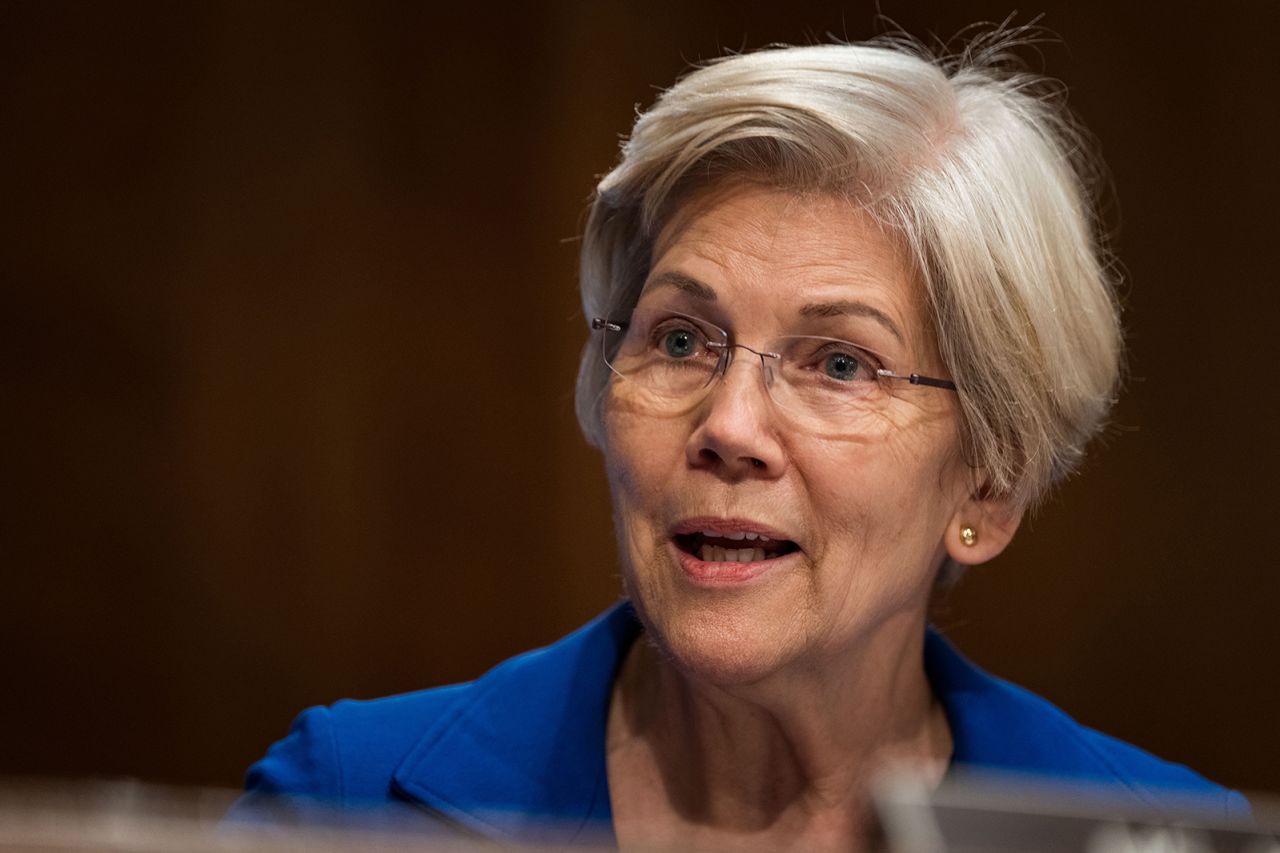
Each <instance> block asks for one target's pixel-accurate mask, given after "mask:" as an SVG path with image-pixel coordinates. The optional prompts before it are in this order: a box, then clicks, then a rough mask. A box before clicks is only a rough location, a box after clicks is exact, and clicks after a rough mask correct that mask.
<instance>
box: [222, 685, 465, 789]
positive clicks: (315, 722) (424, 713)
mask: <svg viewBox="0 0 1280 853" xmlns="http://www.w3.org/2000/svg"><path fill="white" fill-rule="evenodd" d="M474 688H475V682H468V683H466V684H457V685H451V686H448V687H437V688H432V689H429V690H420V691H417V692H414V693H406V694H402V695H399V696H390V697H385V698H381V699H374V700H355V699H343V700H341V701H339V702H336V703H334V704H332V705H329V706H323V705H317V706H315V707H312V708H308V709H306V710H305V711H303V712H302V713H300V714H299V715H298V716H297V717H296V718H294V721H293V724H292V725H291V726H290V727H289V731H288V734H287V735H286V736H285V737H284V738H282V739H281V740H278V741H276V742H275V743H274V744H272V745H271V747H270V749H268V750H267V754H266V755H265V756H263V758H261V759H260V760H259V761H258V762H256V763H255V764H254V765H253V766H252V767H250V768H249V771H248V773H247V774H246V776H245V789H246V791H248V792H250V793H257V794H262V795H269V796H289V797H310V798H314V799H316V800H322V801H325V802H330V803H335V804H341V805H353V804H356V803H360V802H374V801H379V800H385V799H387V798H388V796H389V794H390V790H389V785H390V780H391V774H392V771H393V770H394V769H395V767H396V766H397V765H398V764H399V763H400V761H401V760H403V758H404V756H405V755H406V754H407V753H408V752H409V751H410V750H411V749H412V748H413V746H414V744H416V743H417V742H418V741H419V740H420V739H421V738H422V736H423V734H424V733H425V732H427V731H429V730H430V729H431V728H432V727H433V726H434V725H436V724H438V723H439V721H441V720H442V719H447V718H448V717H449V715H450V711H451V709H453V708H455V707H457V706H458V705H459V704H460V703H462V702H464V701H465V699H466V696H467V694H468V693H469V692H470V691H472V690H474Z"/></svg>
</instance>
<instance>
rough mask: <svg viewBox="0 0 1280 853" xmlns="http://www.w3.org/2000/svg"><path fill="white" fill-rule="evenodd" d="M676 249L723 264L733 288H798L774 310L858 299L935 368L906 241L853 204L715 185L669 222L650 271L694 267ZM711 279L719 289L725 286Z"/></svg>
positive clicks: (691, 199)
mask: <svg viewBox="0 0 1280 853" xmlns="http://www.w3.org/2000/svg"><path fill="white" fill-rule="evenodd" d="M836 222H845V223H848V224H849V226H850V229H849V232H848V239H832V235H831V231H832V227H833V223H836ZM673 251H677V252H678V253H679V255H680V256H683V255H685V253H686V252H687V253H688V255H690V256H692V258H693V259H694V260H695V261H696V262H698V263H700V264H701V263H708V264H711V265H713V266H714V267H716V268H718V271H719V272H720V274H721V275H723V276H724V278H725V280H726V281H729V282H733V285H734V287H735V290H736V289H737V288H741V287H745V288H748V289H750V290H762V291H765V292H767V293H773V292H776V290H777V287H778V285H779V284H780V283H783V282H787V283H791V284H792V287H793V288H794V293H795V298H794V299H793V300H791V301H790V302H789V303H788V304H786V305H785V306H774V308H775V309H777V308H782V309H783V311H784V312H785V311H799V309H800V308H801V306H802V305H804V304H806V303H823V302H839V301H841V300H842V299H848V298H849V297H850V296H851V295H852V296H856V297H857V298H859V299H861V300H863V301H868V302H870V303H872V304H873V307H875V308H876V309H878V310H880V311H881V312H883V313H884V314H886V315H888V316H889V317H891V318H893V319H894V321H895V323H894V324H895V325H897V326H898V327H899V328H900V329H901V330H902V333H903V334H902V337H903V338H905V341H904V343H905V344H906V345H907V349H908V350H909V351H911V352H912V354H913V355H914V356H915V357H917V358H920V359H923V360H925V361H927V362H929V363H930V364H931V365H934V366H936V364H937V363H938V362H939V361H940V359H938V357H937V355H936V345H935V343H934V340H935V336H934V335H933V333H932V324H931V323H930V322H929V321H928V317H927V311H926V300H925V298H924V288H923V286H922V284H921V283H920V282H919V278H918V276H917V275H916V274H915V272H914V270H915V267H914V265H913V264H912V263H911V261H910V257H909V254H908V252H907V251H906V247H905V246H904V245H903V241H902V240H901V239H900V238H899V236H898V235H897V233H896V232H894V231H893V230H892V229H889V228H887V227H886V226H884V225H883V223H881V222H880V221H879V220H877V218H876V217H874V216H872V215H871V214H869V213H867V212H866V211H865V209H864V208H863V206H862V205H860V204H859V203H857V202H856V201H854V200H851V199H847V198H842V197H840V196H836V195H831V194H825V193H803V192H795V191H783V190H777V189H772V188H768V187H763V186H758V185H755V184H750V183H733V184H718V185H713V186H711V187H708V188H705V189H703V190H702V191H701V192H699V193H697V194H694V195H691V196H690V197H689V198H687V199H686V200H685V201H684V203H683V204H682V205H681V206H680V207H678V208H677V209H676V210H675V212H674V213H673V214H672V215H671V216H670V218H669V219H668V221H667V224H666V226H665V227H664V228H663V229H662V231H661V233H660V234H659V235H658V238H657V240H656V241H655V242H654V247H653V254H652V258H651V269H652V270H659V269H660V268H662V269H663V270H665V269H669V268H671V267H672V266H675V267H680V266H681V264H682V263H686V261H685V259H684V258H683V257H677V258H676V259H675V261H674V262H673V261H672V259H671V258H670V255H671V254H672V252H673ZM680 271H681V272H684V273H689V274H691V275H694V277H695V278H700V279H702V280H704V281H706V278H707V277H706V276H697V275H695V274H694V273H693V272H692V271H691V270H689V269H683V268H681V270H680ZM706 283H707V284H709V285H710V286H712V287H713V288H714V289H716V290H717V291H719V290H721V288H720V287H719V286H718V285H719V284H720V283H719V282H716V281H706ZM646 287H647V285H646ZM720 295H721V297H723V293H721V294H720ZM779 316H781V313H780V314H779ZM918 367H920V365H916V368H918ZM913 369H915V368H913Z"/></svg>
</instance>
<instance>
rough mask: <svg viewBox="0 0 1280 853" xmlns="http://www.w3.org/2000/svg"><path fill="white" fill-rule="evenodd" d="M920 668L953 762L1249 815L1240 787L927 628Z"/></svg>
mask: <svg viewBox="0 0 1280 853" xmlns="http://www.w3.org/2000/svg"><path fill="white" fill-rule="evenodd" d="M925 668H926V670H927V671H928V674H929V680H930V683H931V684H932V685H933V688H934V691H935V693H936V694H937V695H938V697H939V699H940V701H941V702H942V704H943V706H944V707H945V709H946V713H947V717H948V721H949V722H950V724H951V728H952V735H953V738H954V742H955V753H954V759H953V760H954V763H955V764H956V765H958V766H963V767H969V768H978V769H983V770H991V771H996V772H1000V773H1011V774H1022V775H1035V776H1042V777H1049V778H1053V779H1055V780H1060V781H1065V782H1070V783H1079V784H1084V785H1092V786H1100V787H1104V788H1106V789H1108V791H1110V792H1111V794H1112V795H1118V796H1120V797H1121V798H1122V799H1124V800H1127V801H1129V802H1130V803H1131V804H1132V805H1134V806H1137V807H1141V808H1154V809H1157V810H1161V811H1169V810H1177V809H1186V808H1191V809H1194V810H1197V811H1209V812H1214V813H1216V814H1218V815H1219V816H1222V817H1235V816H1243V815H1247V814H1248V804H1247V802H1246V801H1245V799H1244V798H1243V797H1242V796H1241V795H1240V794H1238V793H1236V792H1234V791H1230V790H1228V789H1226V788H1223V787H1222V786H1220V785H1217V784H1215V783H1213V782H1210V781H1209V780H1208V779H1205V778H1204V777H1203V776H1201V775H1200V774H1198V773H1196V772H1195V771H1194V770H1191V769H1190V768H1188V767H1185V766H1183V765H1181V764H1175V763H1172V762H1169V761H1165V760H1163V759H1160V758H1157V757H1156V756H1154V755H1152V754H1151V753H1149V752H1147V751H1145V750H1143V749H1140V748H1138V747H1136V746H1133V745H1132V744H1129V743H1125V742H1124V741H1121V740H1119V739H1117V738H1114V737H1110V736H1108V735H1105V734H1103V733H1101V732H1099V731H1097V730H1095V729H1092V728H1089V727H1088V726H1085V725H1082V724H1081V723H1079V722H1077V721H1076V720H1074V719H1072V718H1071V717H1070V716H1069V715H1068V714H1066V713H1065V712H1064V711H1062V710H1061V709H1060V708H1058V707H1057V706H1055V705H1054V704H1052V703H1051V702H1049V701H1048V700H1046V699H1044V698H1042V697H1040V696H1037V695H1036V694H1034V693H1032V692H1030V691H1028V690H1026V689H1024V688H1022V687H1019V686H1017V685H1015V684H1011V683H1010V682H1008V681H1005V680H1004V679H1001V678H997V677H995V676H993V675H991V674H989V673H987V672H985V671H983V670H982V669H980V668H979V667H977V666H976V665H974V664H973V663H971V662H970V661H969V660H967V659H966V658H965V657H964V656H963V655H961V654H960V653H959V652H958V651H957V650H956V649H955V648H954V647H952V646H951V645H950V644H949V643H948V642H947V641H946V640H945V639H943V638H942V637H941V636H940V635H939V634H936V633H934V632H932V631H931V632H930V634H929V637H928V640H927V641H926V645H925Z"/></svg>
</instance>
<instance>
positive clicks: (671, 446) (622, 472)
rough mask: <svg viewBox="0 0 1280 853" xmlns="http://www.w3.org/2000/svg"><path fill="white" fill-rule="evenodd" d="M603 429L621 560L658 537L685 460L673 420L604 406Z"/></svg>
mask: <svg viewBox="0 0 1280 853" xmlns="http://www.w3.org/2000/svg"><path fill="white" fill-rule="evenodd" d="M604 425H605V441H604V455H605V467H606V471H607V473H608V478H609V491H610V494H611V495H612V497H613V512H614V526H615V529H616V530H617V533H618V542H619V545H620V547H621V548H622V550H623V552H624V556H625V555H626V552H627V551H628V550H629V551H630V552H631V553H633V554H634V553H635V548H636V546H638V545H642V546H643V547H645V548H646V549H648V548H652V547H654V545H653V541H654V540H656V539H657V538H662V531H661V519H662V517H663V515H662V513H663V503H662V502H663V499H664V495H667V494H669V492H670V489H669V488H668V485H669V483H670V480H671V474H672V472H673V471H674V470H675V467H676V464H677V462H678V461H679V460H680V459H681V458H683V444H682V443H681V441H680V438H679V436H678V435H677V434H676V430H675V427H676V424H675V423H674V422H673V421H671V420H668V419H661V418H654V417H651V416H648V415H640V414H637V413H636V412H635V411H633V410H632V409H631V408H630V407H627V406H625V405H622V406H614V405H610V406H609V407H607V409H606V414H605V421H604Z"/></svg>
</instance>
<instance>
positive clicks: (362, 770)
mask: <svg viewBox="0 0 1280 853" xmlns="http://www.w3.org/2000/svg"><path fill="white" fill-rule="evenodd" d="M635 630H636V629H635V627H634V617H633V615H632V611H630V609H629V608H627V607H625V606H618V607H615V608H613V609H611V610H610V611H608V612H606V613H605V614H603V615H602V616H600V617H598V618H597V619H595V620H593V621H592V622H591V623H589V624H588V625H586V626H585V627H583V628H580V629H579V630H578V631H575V632H574V633H572V634H570V635H569V636H567V637H565V638H563V639H561V640H560V641H558V642H556V643H555V644H553V645H551V646H547V647H545V648H542V649H537V650H534V651H531V652H526V653H524V654H521V655H517V656H516V657H513V658H510V659H508V660H506V661H504V662H502V663H500V664H498V665H497V666H495V667H494V668H493V669H491V670H489V671H488V672H487V673H485V674H484V675H483V676H481V677H480V678H478V679H476V680H475V681H471V682H466V683H462V684H455V685H450V686H447V687H437V688H432V689H427V690H420V691H416V692H413V693H405V694H401V695H397V696H390V697H385V698H380V699H372V700H354V699H344V700H341V701H339V702H336V703H334V704H332V705H329V706H316V707H313V708H308V709H307V710H305V711H303V712H302V713H301V714H299V715H298V717H297V718H296V719H295V720H294V722H293V725H292V726H291V728H290V729H289V732H288V734H287V736H286V737H284V738H283V739H282V740H280V741H277V742H276V743H275V744H273V745H272V746H271V748H270V749H269V750H268V751H267V754H266V755H265V756H264V757H263V758H262V759H261V760H259V761H258V762H257V763H255V764H254V765H253V766H252V767H251V768H250V769H249V771H248V773H247V775H246V780H245V788H246V791H247V792H248V795H249V796H250V797H253V796H259V797H262V798H264V799H265V798H272V797H287V798H293V799H296V798H304V799H313V800H316V801H323V802H326V803H329V804H332V805H339V806H343V807H347V806H360V805H369V804H376V803H384V802H387V801H389V800H395V799H405V798H407V799H427V798H428V797H429V793H430V792H431V791H433V790H434V789H436V788H438V787H440V786H445V785H449V784H452V783H453V782H455V781H456V780H457V779H458V778H461V777H464V776H466V777H470V776H477V777H479V776H484V777H485V778H484V779H482V780H480V782H482V783H483V784H481V787H484V785H487V784H491V783H492V781H493V778H494V776H495V774H497V773H498V772H499V770H500V769H501V768H502V767H504V766H505V765H506V764H509V763H510V762H511V760H512V759H513V756H518V757H521V758H526V759H529V760H532V758H531V756H532V755H533V754H534V753H537V752H538V751H540V750H543V749H544V748H545V749H546V750H550V749H551V747H552V744H551V743H549V742H547V741H548V738H549V737H550V735H551V733H554V732H555V731H557V730H559V729H562V728H563V727H564V726H565V725H567V722H566V721H568V722H573V721H577V720H579V718H583V719H582V720H581V723H582V724H581V725H578V726H577V728H578V729H585V728H589V727H590V726H589V725H586V724H587V723H592V722H594V719H593V717H594V716H600V714H598V713H596V712H595V711H593V710H592V709H593V708H594V707H595V706H596V705H599V704H601V703H603V702H605V701H607V686H608V683H609V682H610V680H611V678H612V673H613V670H614V668H615V667H616V665H617V661H618V660H619V659H620V656H621V653H622V651H623V650H624V649H625V646H626V645H627V644H628V643H629V642H630V639H631V638H632V637H633V636H634V633H635ZM559 749H560V755H561V757H563V755H564V753H563V750H564V745H563V744H561V745H560V746H559ZM551 760H552V757H551V756H548V757H547V758H546V761H551ZM585 760H586V759H585V758H584V761H585ZM482 768H483V772H482ZM518 770H519V772H518V773H516V775H517V776H525V775H527V774H528V772H529V769H528V768H518Z"/></svg>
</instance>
